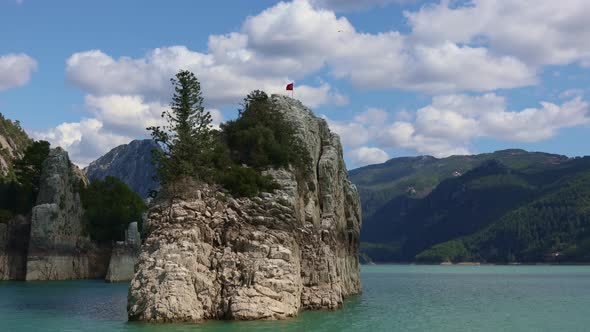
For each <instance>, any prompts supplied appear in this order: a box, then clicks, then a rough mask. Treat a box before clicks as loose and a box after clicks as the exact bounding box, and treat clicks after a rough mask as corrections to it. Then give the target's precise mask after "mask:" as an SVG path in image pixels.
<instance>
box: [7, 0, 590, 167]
mask: <svg viewBox="0 0 590 332" xmlns="http://www.w3.org/2000/svg"><path fill="white" fill-rule="evenodd" d="M585 2H586V0H562V1H559V2H556V1H553V0H534V1H533V0H525V1H521V0H518V1H517V0H514V1H508V0H506V1H493V0H472V1H453V0H450V1H445V0H443V1H418V0H415V1H412V0H366V1H362V2H361V1H353V0H295V1H286V2H278V1H266V0H257V1H238V0H234V1H229V0H218V1H214V2H210V1H198V2H196V1H131V0H130V1H110V0H104V1H73V0H72V1H60V0H55V1H42V0H22V1H16V0H0V41H1V42H0V112H2V113H3V114H4V115H5V116H6V117H8V118H11V119H18V120H20V121H21V123H22V125H23V127H24V128H25V129H26V130H27V131H28V132H29V133H30V134H31V135H32V136H33V137H35V138H37V139H46V140H49V141H50V142H51V143H52V144H53V145H54V146H56V145H60V146H62V147H64V148H66V149H67V150H68V151H69V152H70V155H71V157H72V159H73V160H74V161H75V162H76V163H78V164H80V165H86V164H88V163H89V162H90V161H92V160H94V159H96V158H97V157H98V156H100V155H102V154H103V153H105V152H107V151H108V150H110V149H111V148H113V147H115V146H116V145H119V144H123V143H127V142H128V141H129V140H131V139H135V138H143V137H145V134H146V132H145V130H144V128H145V127H146V126H149V125H152V124H157V123H158V121H160V119H159V114H160V113H161V111H162V110H163V109H164V108H165V107H166V105H167V104H168V100H169V97H170V88H169V83H168V79H169V78H170V77H171V76H172V75H173V74H174V73H175V72H176V71H177V70H178V69H181V68H182V69H189V70H192V71H193V72H195V74H196V75H197V76H198V77H199V78H200V80H201V81H202V84H203V89H204V94H205V98H206V101H207V107H208V109H210V110H211V112H212V114H213V115H214V119H215V120H216V122H220V121H224V120H228V119H231V118H233V117H235V116H236V113H237V112H236V108H237V105H238V103H239V101H240V99H241V98H242V97H243V96H244V95H245V94H247V93H248V92H249V91H250V90H254V89H264V90H266V91H267V92H270V93H285V91H284V86H285V84H286V83H288V82H291V81H294V82H295V97H296V98H299V99H301V100H302V101H303V102H305V103H306V104H307V105H309V106H310V107H311V108H312V109H313V110H314V112H315V113H316V114H317V115H320V116H323V117H325V118H326V120H327V121H328V123H329V124H330V126H331V128H332V130H334V131H336V132H338V133H339V134H340V135H341V138H342V142H343V145H344V151H345V157H346V160H347V164H348V167H349V168H354V167H358V166H362V165H366V164H371V163H378V162H383V161H385V160H387V159H389V158H393V157H398V156H405V155H420V154H430V155H434V156H438V157H443V156H448V155H451V154H465V153H481V152H489V151H493V150H498V149H505V148H524V149H528V150H536V151H547V152H554V153H561V154H566V155H569V156H577V155H588V154H590V144H587V143H586V142H587V141H588V137H589V134H590V127H589V123H590V114H589V106H588V103H587V100H588V99H589V98H590V90H589V88H590V75H589V74H590V26H588V24H587V18H588V17H590V7H589V6H587V5H586V3H585Z"/></svg>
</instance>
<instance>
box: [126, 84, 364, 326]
mask: <svg viewBox="0 0 590 332" xmlns="http://www.w3.org/2000/svg"><path fill="white" fill-rule="evenodd" d="M272 104H273V107H276V109H278V110H280V111H281V112H283V113H284V114H285V116H286V118H287V119H288V120H289V122H290V123H291V124H292V126H293V127H294V128H296V130H297V135H299V136H300V138H301V139H302V141H303V142H304V143H305V146H306V147H307V150H308V153H309V155H310V157H311V158H310V159H311V162H310V163H311V165H309V166H310V172H309V174H307V175H306V176H305V177H303V178H302V177H301V176H300V177H297V176H296V175H295V174H294V172H293V171H292V170H285V169H281V170H271V171H269V174H270V175H272V176H273V177H274V178H275V180H276V181H277V182H278V183H279V184H280V186H281V189H280V190H276V191H275V192H274V193H262V194H261V195H260V197H256V198H253V199H248V198H240V199H234V198H232V197H230V196H228V195H226V194H223V193H222V190H220V188H217V187H211V186H204V185H200V186H195V187H193V188H190V190H188V191H185V193H186V194H185V195H183V196H182V198H180V199H175V200H174V201H172V202H170V201H169V200H160V201H156V202H155V203H154V205H153V206H152V207H151V208H150V211H149V216H148V220H147V225H146V226H147V229H148V233H149V236H148V237H147V239H146V241H145V243H144V245H143V246H142V249H141V253H140V256H139V260H138V264H137V270H136V273H135V276H134V278H133V280H132V283H131V287H130V290H129V300H128V314H129V319H130V320H142V321H154V322H172V321H192V322H197V321H201V320H205V319H240V320H253V319H284V318H288V317H293V316H296V315H297V314H298V313H299V312H300V311H301V310H304V309H336V308H339V307H340V306H342V303H343V299H344V298H345V297H346V296H349V295H352V294H356V293H359V292H360V291H361V284H360V276H359V272H360V271H359V262H358V246H359V242H358V240H359V232H360V226H361V210H360V202H359V197H358V193H357V191H356V188H355V187H354V185H352V184H351V183H350V182H349V181H348V179H347V174H346V167H345V165H344V160H343V158H342V147H341V145H340V140H339V138H338V136H337V135H336V134H333V133H331V132H330V130H329V129H328V125H327V123H326V122H325V121H324V120H323V119H320V118H317V117H315V116H314V115H313V113H312V112H311V111H310V110H309V109H307V108H306V107H305V106H303V105H302V104H301V103H300V102H298V101H296V100H293V99H291V98H287V97H282V96H276V95H274V96H272Z"/></svg>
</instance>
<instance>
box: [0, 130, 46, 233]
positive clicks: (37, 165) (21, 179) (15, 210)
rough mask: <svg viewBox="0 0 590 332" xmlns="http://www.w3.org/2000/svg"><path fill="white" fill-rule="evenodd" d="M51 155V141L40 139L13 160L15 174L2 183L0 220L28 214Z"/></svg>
mask: <svg viewBox="0 0 590 332" xmlns="http://www.w3.org/2000/svg"><path fill="white" fill-rule="evenodd" d="M48 155H49V142H46V141H38V142H34V143H33V144H31V145H29V146H28V147H27V148H26V149H25V150H24V155H23V157H22V158H21V159H16V160H14V161H13V162H12V164H13V165H14V174H15V176H14V177H13V178H12V179H6V180H5V181H2V182H1V183H0V222H6V221H8V220H10V219H11V218H12V217H13V216H14V215H16V214H21V215H26V214H27V213H29V211H30V210H31V209H32V208H33V206H34V205H35V202H36V201H37V194H38V193H39V182H40V181H41V171H42V168H43V161H45V159H47V156H48Z"/></svg>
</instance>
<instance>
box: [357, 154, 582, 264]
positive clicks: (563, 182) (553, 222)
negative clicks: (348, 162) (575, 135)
mask: <svg viewBox="0 0 590 332" xmlns="http://www.w3.org/2000/svg"><path fill="white" fill-rule="evenodd" d="M350 174H351V179H352V181H353V182H354V183H355V184H356V185H357V186H358V188H359V191H360V193H361V200H362V202H363V207H364V208H365V210H364V212H365V214H364V224H363V230H362V234H361V240H362V241H363V250H364V253H365V255H366V256H368V257H370V258H371V259H372V260H374V261H394V262H412V261H421V262H443V261H455V262H460V261H480V262H496V263H507V262H539V261H549V262H554V261H568V262H570V261H571V262H576V261H588V260H590V255H588V254H589V253H590V233H589V232H588V230H590V228H589V227H590V157H585V158H567V157H565V156H561V155H553V154H547V153H539V152H527V151H523V150H503V151H497V152H494V153H490V154H481V155H474V156H452V157H448V158H443V159H437V158H434V157H429V156H425V157H415V158H397V159H392V160H390V161H388V162H386V163H383V164H379V165H371V166H367V167H363V168H360V169H356V170H353V171H351V172H350Z"/></svg>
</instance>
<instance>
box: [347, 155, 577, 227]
mask: <svg viewBox="0 0 590 332" xmlns="http://www.w3.org/2000/svg"><path fill="white" fill-rule="evenodd" d="M489 160H498V161H499V162H501V163H502V164H504V165H506V166H508V167H511V168H513V169H516V170H523V169H529V170H532V169H534V168H543V167H545V166H550V165H558V164H560V163H562V162H566V161H568V160H569V158H568V157H566V156H563V155H557V154H550V153H544V152H528V151H525V150H520V149H508V150H500V151H496V152H492V153H483V154H478V155H457V156H450V157H447V158H440V159H439V158H435V157H432V156H417V157H400V158H393V159H390V160H388V161H386V162H385V163H382V164H376V165H369V166H365V167H361V168H357V169H354V170H350V171H349V174H350V179H351V181H352V182H353V183H354V184H355V185H356V186H357V188H358V190H359V193H360V195H361V201H362V207H363V217H364V219H365V220H367V219H370V218H371V216H372V215H373V214H374V213H375V212H376V211H377V210H378V209H379V208H381V207H382V206H383V205H385V204H386V203H387V202H389V201H390V200H391V199H393V198H395V197H397V196H399V195H405V194H406V193H407V192H411V193H412V194H413V195H414V196H415V197H424V196H426V195H428V194H429V193H430V192H431V191H432V190H433V189H434V188H435V187H436V186H437V185H438V184H439V183H440V182H441V181H443V180H445V179H448V178H452V177H456V176H460V175H462V174H464V173H466V172H468V171H469V170H471V169H473V168H475V167H477V166H479V165H481V164H483V163H484V162H486V161H489Z"/></svg>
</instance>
